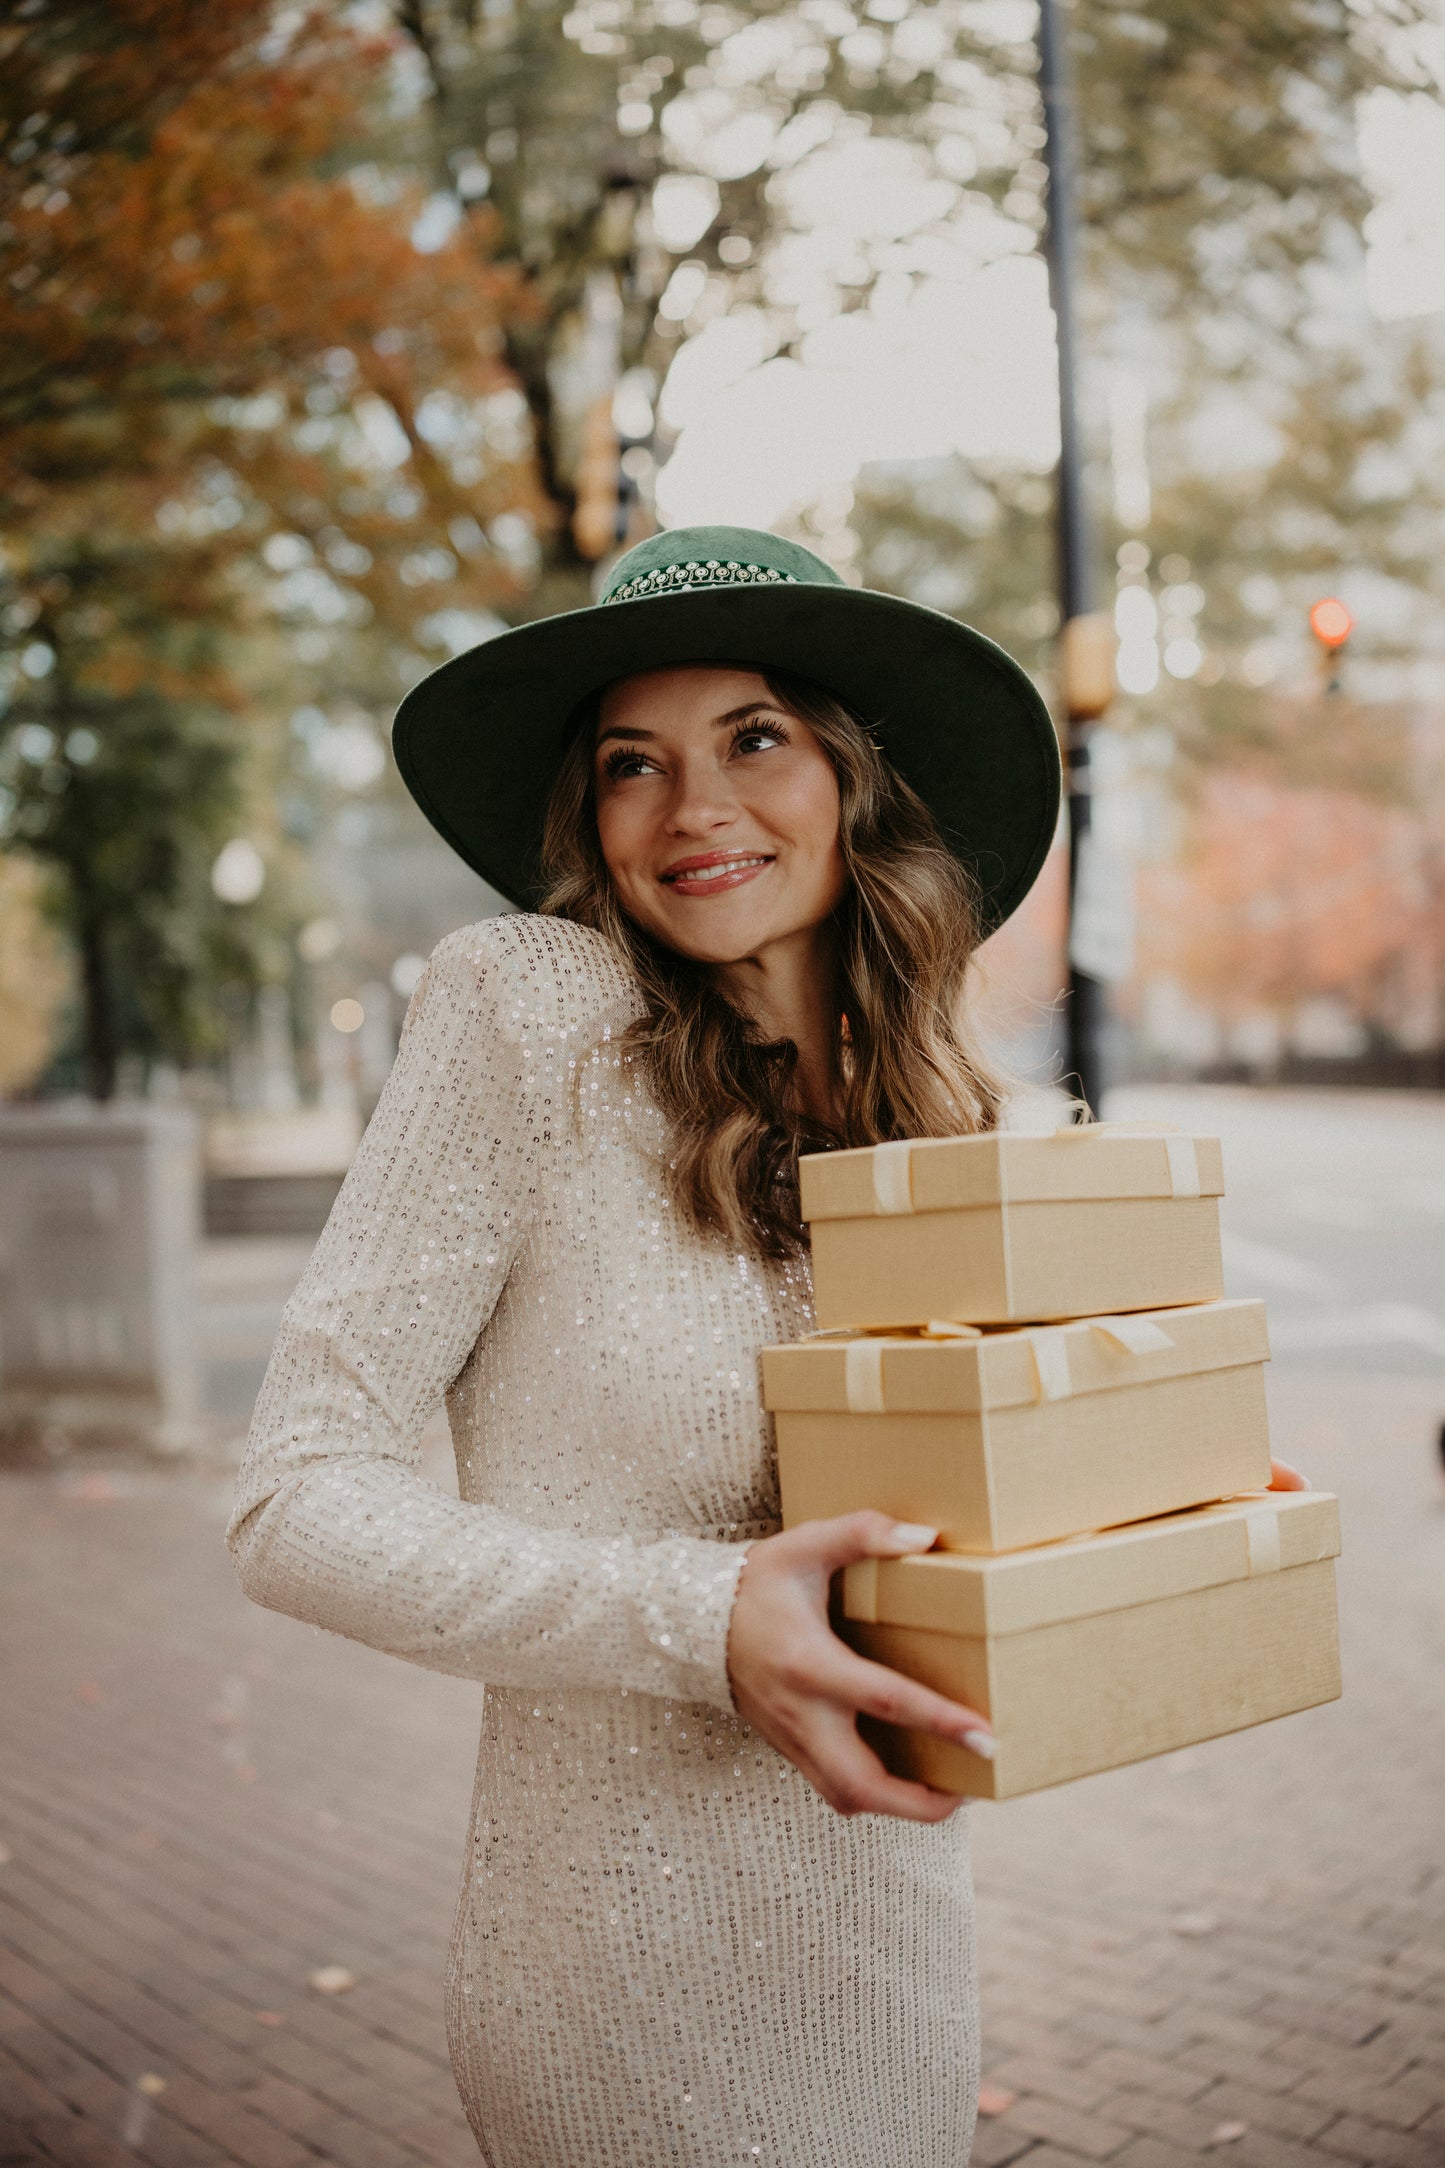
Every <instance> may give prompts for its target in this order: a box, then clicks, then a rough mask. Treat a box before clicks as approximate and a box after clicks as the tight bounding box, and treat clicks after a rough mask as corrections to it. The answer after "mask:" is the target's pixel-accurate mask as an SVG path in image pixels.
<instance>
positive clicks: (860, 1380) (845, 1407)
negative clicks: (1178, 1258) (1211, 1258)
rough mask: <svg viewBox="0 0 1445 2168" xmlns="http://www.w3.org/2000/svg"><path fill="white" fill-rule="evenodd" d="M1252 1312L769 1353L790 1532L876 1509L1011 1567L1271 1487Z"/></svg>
mask: <svg viewBox="0 0 1445 2168" xmlns="http://www.w3.org/2000/svg"><path fill="white" fill-rule="evenodd" d="M1268 1356H1269V1340H1268V1335H1267V1332H1266V1328H1265V1317H1264V1304H1263V1303H1262V1302H1238V1301H1233V1302H1215V1303H1204V1304H1199V1305H1196V1306H1192V1307H1185V1308H1181V1309H1171V1310H1160V1311H1155V1312H1152V1313H1150V1312H1144V1313H1134V1314H1131V1315H1127V1316H1122V1317H1112V1318H1110V1317H1097V1318H1088V1319H1082V1320H1079V1321H1077V1322H1075V1323H1072V1324H1068V1325H1043V1326H1034V1327H1031V1328H1029V1329H1026V1330H1023V1331H1014V1332H1009V1331H1002V1332H990V1333H984V1334H979V1333H975V1334H973V1336H972V1337H967V1338H954V1337H949V1336H943V1337H931V1336H929V1335H927V1334H924V1335H923V1336H920V1337H913V1338H907V1339H903V1338H896V1339H889V1338H886V1337H882V1336H879V1337H873V1338H859V1339H822V1340H812V1341H804V1342H799V1343H796V1344H793V1345H790V1346H786V1347H769V1348H764V1350H763V1357H762V1371H763V1401H764V1404H765V1406H767V1407H768V1408H770V1409H771V1410H772V1412H773V1420H774V1424H775V1426H776V1430H777V1444H778V1471H779V1476H780V1479H781V1483H782V1494H783V1524H784V1526H785V1527H795V1526H796V1525H797V1523H798V1522H800V1521H810V1520H827V1519H829V1518H830V1517H831V1516H832V1515H833V1514H835V1513H853V1512H856V1511H857V1510H858V1509H859V1508H860V1507H863V1506H875V1507H877V1508H878V1509H879V1510H880V1511H882V1512H884V1513H891V1514H893V1515H895V1516H896V1518H897V1519H899V1520H901V1521H913V1522H921V1523H922V1524H923V1525H924V1526H926V1527H929V1528H937V1529H938V1530H939V1532H940V1537H941V1540H942V1543H943V1547H944V1549H945V1550H950V1551H1008V1550H1014V1549H1017V1548H1019V1547H1020V1546H1022V1545H1025V1544H1036V1543H1049V1542H1052V1541H1053V1540H1054V1539H1055V1538H1056V1537H1060V1536H1072V1535H1076V1534H1078V1533H1080V1532H1081V1531H1083V1530H1089V1529H1095V1528H1108V1527H1111V1526H1113V1525H1114V1524H1115V1523H1116V1522H1119V1521H1140V1520H1146V1519H1149V1518H1151V1517H1153V1516H1155V1515H1157V1514H1161V1513H1172V1512H1174V1511H1176V1510H1177V1509H1178V1508H1179V1507H1181V1506H1192V1505H1200V1504H1202V1503H1204V1501H1206V1500H1209V1499H1216V1498H1227V1497H1229V1496H1231V1495H1232V1494H1233V1493H1234V1492H1236V1491H1247V1490H1257V1489H1262V1488H1263V1487H1264V1486H1265V1485H1266V1484H1267V1483H1268V1482H1269V1426H1268V1421H1267V1418H1266V1414H1265V1399H1264V1367H1263V1366H1264V1364H1265V1362H1266V1360H1267V1359H1268Z"/></svg>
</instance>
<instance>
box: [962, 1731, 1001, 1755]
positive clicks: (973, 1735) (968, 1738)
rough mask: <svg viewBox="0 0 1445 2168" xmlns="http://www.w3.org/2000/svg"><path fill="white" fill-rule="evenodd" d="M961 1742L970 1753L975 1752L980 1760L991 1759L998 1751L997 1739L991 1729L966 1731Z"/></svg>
mask: <svg viewBox="0 0 1445 2168" xmlns="http://www.w3.org/2000/svg"><path fill="white" fill-rule="evenodd" d="M963 1743H964V1745H965V1746H966V1747H967V1748H968V1751H969V1753H970V1754H977V1756H978V1758H979V1760H980V1761H992V1760H993V1758H994V1755H995V1754H996V1753H997V1752H998V1741H997V1739H995V1737H994V1735H993V1733H992V1732H991V1731H966V1732H965V1733H964V1735H963Z"/></svg>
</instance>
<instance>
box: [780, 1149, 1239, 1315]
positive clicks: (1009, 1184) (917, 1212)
mask: <svg viewBox="0 0 1445 2168" xmlns="http://www.w3.org/2000/svg"><path fill="white" fill-rule="evenodd" d="M799 1169H800V1177H801V1183H802V1206H803V1217H804V1219H805V1220H807V1221H808V1222H809V1223H810V1232H811V1235H812V1245H813V1294H814V1305H815V1308H816V1311H817V1318H818V1323H819V1325H822V1326H837V1325H859V1326H868V1325H919V1324H923V1323H925V1322H926V1321H927V1320H928V1319H930V1318H948V1319H952V1320H954V1321H955V1322H959V1323H965V1324H972V1325H996V1324H1009V1323H1014V1322H1018V1323H1023V1322H1027V1321H1030V1320H1033V1319H1038V1318H1066V1317H1090V1316H1095V1315H1100V1314H1102V1313H1105V1312H1109V1311H1114V1310H1153V1309H1159V1308H1163V1307H1165V1306H1166V1305H1172V1304H1176V1303H1185V1302H1212V1301H1214V1300H1215V1299H1216V1297H1218V1296H1219V1295H1222V1294H1223V1292H1224V1281H1223V1271H1222V1266H1221V1263H1220V1255H1219V1198H1220V1196H1221V1194H1222V1193H1223V1189H1224V1173H1223V1164H1222V1161H1221V1157H1220V1149H1219V1140H1218V1138H1217V1137H1184V1136H1173V1135H1165V1134H1163V1133H1156V1134H1128V1133H1124V1132H1121V1131H1114V1130H1111V1129H1109V1128H1107V1127H1103V1126H1100V1127H1098V1128H1090V1127H1087V1126H1086V1127H1083V1128H1077V1129H1065V1130H1061V1131H1059V1132H1058V1133H1057V1134H1056V1135H1054V1136H1051V1137H1029V1136H1017V1135H1011V1134H1008V1133H1001V1132H995V1133H994V1134H992V1135H990V1136H984V1137H940V1138H930V1139H927V1140H925V1141H923V1142H919V1143H912V1144H910V1143H897V1144H876V1145H873V1146H871V1147H869V1148H866V1149H863V1150H859V1151H850V1152H819V1153H810V1154H808V1155H807V1156H806V1157H804V1158H803V1159H802V1160H801V1161H800V1163H799Z"/></svg>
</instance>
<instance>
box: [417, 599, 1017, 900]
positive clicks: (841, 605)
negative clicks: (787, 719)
mask: <svg viewBox="0 0 1445 2168" xmlns="http://www.w3.org/2000/svg"><path fill="white" fill-rule="evenodd" d="M686 663H725V664H730V665H732V666H734V667H737V668H743V669H755V670H761V671H767V670H772V669H777V670H789V671H792V672H794V673H795V674H796V675H798V676H800V677H806V678H810V679H812V680H813V681H814V682H815V683H817V684H818V685H821V686H823V687H824V688H825V689H826V690H827V691H829V692H831V693H833V694H834V695H835V696H836V697H837V698H838V699H839V700H841V701H843V702H844V703H845V704H846V705H847V706H848V707H849V708H851V709H853V710H854V712H855V713H857V714H858V715H860V716H861V717H862V718H863V719H864V720H865V721H866V722H868V723H869V724H870V725H871V726H872V727H873V730H874V734H875V736H876V738H877V740H878V742H879V744H880V745H881V747H882V749H883V751H884V753H885V755H886V756H887V758H888V759H889V760H890V761H891V762H892V764H893V766H894V767H895V768H896V769H897V770H898V772H899V774H900V775H902V776H903V777H904V779H905V781H907V782H908V783H910V784H911V785H912V786H913V788H914V789H915V790H916V791H917V792H918V794H919V796H920V797H921V798H922V799H923V800H924V802H925V804H926V805H927V806H928V807H929V809H930V811H931V812H932V813H933V816H934V818H935V819H936V821H937V822H938V825H939V828H940V830H941V832H942V834H943V837H944V840H945V841H946V842H947V844H948V845H949V847H950V849H951V850H953V851H954V853H955V854H956V855H957V856H958V857H959V858H960V859H961V860H963V861H964V863H965V864H967V865H968V866H970V867H971V869H972V870H973V872H974V874H975V875H976V877H977V880H978V883H979V888H980V892H981V896H982V901H983V909H984V915H985V919H986V922H987V924H988V926H989V928H990V929H991V928H993V927H995V926H997V925H1000V924H1002V922H1003V920H1004V919H1006V918H1007V917H1008V916H1009V914H1010V912H1012V911H1013V910H1015V909H1016V908H1017V907H1018V905H1019V904H1020V903H1021V902H1022V901H1023V898H1024V896H1025V895H1026V894H1027V893H1028V890H1029V888H1030V887H1031V886H1032V884H1033V882H1034V880H1035V878H1036V876H1037V874H1038V872H1039V869H1040V867H1041V866H1042V865H1043V862H1044V859H1045V858H1046V857H1047V855H1048V851H1049V846H1050V844H1051V843H1052V841H1053V837H1054V830H1055V826H1056V824H1057V820H1058V812H1059V793H1060V763H1059V746H1058V739H1057V736H1056V734H1055V731H1054V726H1053V723H1052V720H1051V719H1050V716H1049V712H1048V709H1047V708H1046V707H1045V705H1044V703H1043V700H1042V699H1041V698H1040V696H1039V694H1038V692H1037V690H1036V689H1035V687H1034V685H1033V683H1032V680H1031V679H1030V678H1029V677H1028V675H1027V673H1026V672H1025V671H1024V670H1022V669H1021V668H1020V666H1019V665H1018V664H1017V663H1016V662H1015V661H1014V660H1013V658H1012V657H1011V656H1009V655H1007V654H1005V653H1004V651H1003V649H1002V648H1000V647H996V646H995V645H994V643H993V641H992V640H989V639H986V638H985V637H984V635H983V634H982V633H979V632H975V631H973V630H972V628H971V627H969V626H967V625H961V624H959V623H958V621H957V620H956V619H954V618H951V617H945V616H943V615H942V614H941V613H940V612H939V611H937V610H930V609H926V608H925V607H924V606H923V605H922V604H920V603H916V602H905V601H903V600H901V599H900V598H898V597H897V596H893V595H883V594H878V593H876V592H874V591H873V590H872V589H868V588H856V587H842V586H839V587H825V586H823V585H821V584H818V585H813V584H811V583H807V582H803V581H799V582H796V583H791V582H789V583H782V582H780V583H778V584H777V585H771V584H770V585H761V584H760V585H758V586H750V587H731V588H720V589H707V588H697V589H693V590H691V591H687V590H684V591H682V592H680V593H677V594H671V595H662V596H653V597H644V598H640V599H638V600H636V601H633V602H618V603H609V604H607V605H605V606H598V607H595V608H592V609H585V610H573V611H569V612H567V613H566V614H565V615H563V616H560V617H547V618H539V619H538V620H537V621H536V622H535V623H533V624H529V625H521V626H518V627H517V628H516V630H515V631H512V632H508V633H504V634H502V635H501V636H500V637H499V638H497V639H495V640H490V641H487V642H486V643H485V644H484V645H482V646H481V647H475V648H472V649H471V650H470V651H469V652H468V653H467V654H465V655H458V656H457V657H456V658H455V660H454V661H452V662H449V663H444V664H443V665H442V667H441V668H440V669H439V670H434V671H433V672H432V673H431V675H430V676H429V677H427V678H424V679H423V680H422V682H421V684H419V685H418V686H416V687H415V688H414V689H413V690H412V691H411V692H410V693H408V694H407V696H406V698H405V700H404V701H403V702H402V704H401V707H400V709H399V710H398V712H397V717H396V723H395V726H394V729H393V732H392V745H393V748H394V751H395V754H396V762H397V766H398V768H399V769H400V771H401V774H402V777H403V779H404V781H405V783H406V785H407V788H408V789H409V790H410V792H411V794H412V796H413V797H414V798H415V799H416V802H417V804H418V805H419V806H420V807H421V809H422V811H423V813H425V815H426V817H427V819H428V820H429V821H430V822H431V823H432V826H433V827H434V828H435V829H436V830H437V831H438V833H439V834H441V835H442V836H444V837H445V838H446V840H447V842H448V843H449V844H450V845H451V846H452V849H453V850H454V851H456V852H457V853H458V855H459V856H460V857H462V858H463V859H465V860H466V863H467V864H468V865H469V866H471V867H472V868H473V869H474V870H475V871H476V872H477V873H479V874H481V876H482V878H483V879H484V880H486V881H488V882H490V883H491V885H492V887H493V888H495V889H497V890H499V891H500V893H501V894H502V895H503V896H505V897H506V898H507V899H508V901H510V902H512V903H517V904H521V905H523V906H524V907H530V906H532V905H535V903H536V902H537V900H538V897H539V895H540V892H541V885H542V884H541V866H540V858H539V853H540V845H541V838H542V826H543V820H544V817H545V812H546V806H547V801H548V798H549V796H550V795H551V791H552V786H553V783H554V781H555V779H556V775H557V771H558V767H559V765H560V762H561V758H562V752H563V748H564V745H565V743H566V737H567V729H568V725H569V723H570V722H571V720H572V718H573V716H574V715H575V714H576V711H577V708H578V706H579V704H580V703H581V702H582V701H583V700H585V699H586V698H587V697H588V696H589V694H592V693H595V692H597V691H599V690H600V689H601V687H602V686H604V685H608V684H611V683H612V682H613V681H614V680H615V679H617V678H621V677H628V676H631V675H633V674H634V673H636V672H639V671H644V670H656V669H661V668H666V667H668V666H676V665H678V664H686Z"/></svg>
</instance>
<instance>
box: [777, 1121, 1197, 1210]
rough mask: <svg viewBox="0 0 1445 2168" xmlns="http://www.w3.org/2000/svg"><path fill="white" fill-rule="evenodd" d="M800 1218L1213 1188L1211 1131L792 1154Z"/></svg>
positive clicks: (1123, 1131)
mask: <svg viewBox="0 0 1445 2168" xmlns="http://www.w3.org/2000/svg"><path fill="white" fill-rule="evenodd" d="M798 1171H799V1179H800V1181H801V1184H802V1202H803V1218H804V1219H805V1220H827V1219H878V1218H883V1217H885V1216H888V1215H891V1214H893V1213H896V1212H953V1211H959V1210H966V1209H968V1208H970V1207H974V1206H980V1205H1001V1204H1045V1203H1055V1202H1064V1201H1069V1200H1075V1199H1088V1198H1098V1197H1219V1196H1222V1195H1223V1194H1224V1165H1223V1159H1222V1156H1221V1153H1220V1146H1219V1139H1218V1137H1186V1136H1181V1135H1179V1134H1177V1133H1176V1132H1174V1131H1172V1130H1163V1129H1154V1130H1140V1129H1129V1128H1126V1127H1120V1128H1117V1129H1115V1128H1112V1127H1111V1126H1109V1125H1108V1124H1107V1123H1102V1122H1101V1123H1096V1124H1086V1125H1085V1126H1084V1127H1082V1128H1076V1129H1060V1130H1057V1131H1056V1132H1055V1134H1054V1135H1053V1136H1051V1137H1028V1136H1018V1135H1015V1134H1012V1133H1009V1132H1006V1131H998V1130H996V1131H994V1132H993V1133H992V1134H991V1135H989V1136H986V1137H927V1138H922V1139H920V1140H919V1141H917V1142H907V1141H904V1142H899V1143H896V1144H873V1145H867V1146H865V1147H863V1148H861V1149H860V1150H857V1151H851V1152H809V1153H805V1154H804V1156H803V1157H802V1159H800V1160H799V1162H798Z"/></svg>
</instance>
